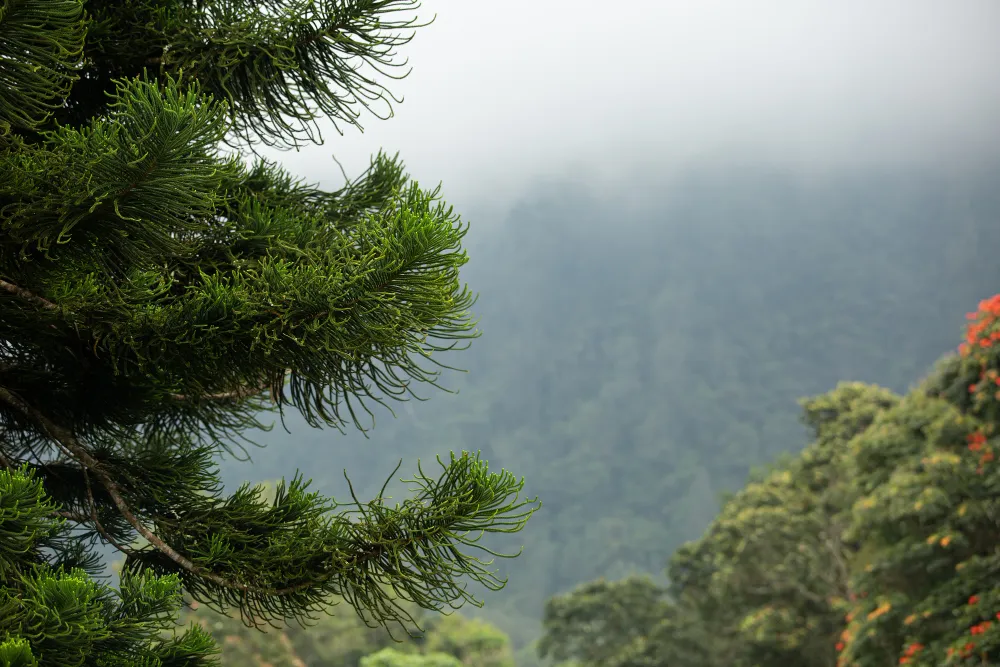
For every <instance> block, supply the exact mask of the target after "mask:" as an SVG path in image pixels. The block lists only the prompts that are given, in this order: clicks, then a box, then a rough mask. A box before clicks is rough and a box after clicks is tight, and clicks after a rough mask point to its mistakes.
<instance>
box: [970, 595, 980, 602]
mask: <svg viewBox="0 0 1000 667" xmlns="http://www.w3.org/2000/svg"><path fill="white" fill-rule="evenodd" d="M977 602H979V596H978V595H973V596H972V597H970V598H969V604H976V603H977Z"/></svg>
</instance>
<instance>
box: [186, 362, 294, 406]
mask: <svg viewBox="0 0 1000 667" xmlns="http://www.w3.org/2000/svg"><path fill="white" fill-rule="evenodd" d="M291 372H292V371H291V370H290V369H289V370H286V371H285V372H284V373H283V374H282V380H285V379H287V378H288V376H289V375H290V374H291ZM268 390H270V392H271V395H272V396H273V395H275V386H274V385H271V384H268V383H263V384H259V385H248V386H245V387H240V388H238V389H233V390H232V391H220V392H216V393H214V394H202V395H196V394H170V398H172V399H174V400H175V401H192V400H208V401H222V400H240V399H244V398H250V397H251V396H257V395H259V394H261V393H263V392H265V391H268Z"/></svg>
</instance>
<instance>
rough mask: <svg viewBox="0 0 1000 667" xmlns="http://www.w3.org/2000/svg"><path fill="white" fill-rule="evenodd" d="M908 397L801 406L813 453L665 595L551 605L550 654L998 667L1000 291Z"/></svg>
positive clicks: (591, 595)
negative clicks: (952, 350)
mask: <svg viewBox="0 0 1000 667" xmlns="http://www.w3.org/2000/svg"><path fill="white" fill-rule="evenodd" d="M969 317H970V320H971V322H970V325H969V327H968V330H967V339H966V341H965V342H964V343H963V344H962V346H961V348H960V350H959V354H958V355H951V356H948V357H945V358H944V359H942V360H941V361H940V362H939V363H938V364H937V366H936V367H935V369H934V371H933V372H932V373H931V374H930V376H929V377H927V378H926V379H925V380H924V381H923V382H922V383H921V384H920V385H919V386H917V387H915V388H914V389H913V390H911V391H910V392H909V393H908V394H906V395H905V396H903V397H897V396H895V395H893V394H892V393H891V392H889V391H886V390H885V389H881V388H879V387H874V386H870V385H863V384H841V385H840V386H838V387H837V388H836V389H835V390H833V391H831V392H830V393H828V394H825V395H822V396H818V397H816V398H813V399H810V400H807V401H804V402H803V407H804V413H805V414H804V418H805V422H806V424H808V425H809V426H810V428H811V429H812V431H813V436H814V440H813V443H812V444H811V445H810V446H809V447H807V448H806V449H805V450H804V451H803V452H802V454H801V455H800V456H798V457H796V458H794V459H792V460H791V461H790V462H789V463H788V464H787V465H785V466H783V467H781V468H779V469H777V470H774V471H772V472H771V473H770V474H768V475H766V476H765V477H764V478H763V479H760V480H758V481H754V482H752V483H750V484H749V485H748V486H747V487H746V488H744V489H743V490H742V491H740V492H739V493H736V494H735V495H733V496H732V497H731V498H730V499H729V500H728V502H727V503H726V504H725V506H724V507H723V508H722V511H721V513H720V514H719V516H718V517H717V518H716V519H715V520H714V521H713V522H712V524H711V525H710V527H709V528H708V530H707V531H706V533H705V535H704V536H703V537H702V538H701V539H699V540H697V541H694V542H690V543H688V544H685V545H684V546H683V547H682V548H681V549H679V550H678V551H677V553H675V554H674V555H673V557H672V558H671V559H670V565H669V568H668V572H667V574H668V576H669V579H670V584H669V586H668V587H667V588H665V589H663V588H659V587H655V586H653V585H652V584H651V583H649V582H648V581H647V580H641V579H627V580H624V581H621V582H615V583H607V582H597V583H593V584H587V585H584V586H581V587H579V588H578V589H577V590H575V591H573V592H571V593H569V594H566V595H561V596H557V597H555V598H553V599H552V600H550V601H549V603H548V605H547V606H546V613H545V621H544V623H545V629H546V631H545V636H544V638H543V639H542V641H541V642H540V643H539V650H540V652H541V654H542V655H544V656H551V657H553V658H555V659H557V660H565V659H573V660H575V661H577V662H578V663H579V664H580V665H582V666H583V667H591V666H593V667H596V666H597V665H601V666H608V665H614V666H615V667H640V666H642V667H667V666H668V665H669V666H670V667H723V666H725V667H730V666H732V667H740V666H746V667H753V666H775V667H777V666H779V665H780V666H782V667H784V666H789V667H879V666H884V665H890V664H903V665H922V666H925V667H935V666H940V665H980V664H997V662H998V661H1000V583H998V579H997V573H998V572H1000V523H998V519H997V517H998V516H1000V467H998V466H997V461H996V452H997V448H998V446H1000V440H998V438H1000V431H998V428H997V427H998V424H1000V344H998V342H1000V295H998V296H996V297H993V298H991V299H988V300H986V301H983V302H982V303H981V304H980V308H979V310H978V311H977V312H975V313H970V315H969Z"/></svg>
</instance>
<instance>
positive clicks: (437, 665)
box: [361, 648, 462, 667]
mask: <svg viewBox="0 0 1000 667" xmlns="http://www.w3.org/2000/svg"><path fill="white" fill-rule="evenodd" d="M461 666H462V663H461V662H460V661H459V660H458V659H456V658H454V657H452V656H450V655H447V654H445V653H429V654H426V655H414V654H413V653H400V652H399V651H396V650H395V649H391V648H385V649H382V650H381V651H379V652H378V653H373V654H372V655H370V656H367V657H365V658H362V659H361V667H461Z"/></svg>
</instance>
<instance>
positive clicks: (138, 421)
mask: <svg viewBox="0 0 1000 667" xmlns="http://www.w3.org/2000/svg"><path fill="white" fill-rule="evenodd" d="M307 5H308V6H307ZM415 6H416V5H415V3H414V2H412V1H411V0H347V1H342V0H317V1H316V2H309V3H299V4H298V5H296V7H295V8H294V9H295V11H289V8H288V7H285V6H284V5H283V4H282V3H278V2H263V3H233V2H227V1H224V0H219V1H211V0H208V1H203V0H134V1H130V2H117V1H116V2H108V1H103V0H87V2H84V1H83V0H16V1H14V2H7V3H5V4H4V6H3V8H2V10H0V79H2V81H0V468H2V470H0V664H3V665H18V666H20V665H34V664H43V665H84V664H89V665H96V664H100V665H109V666H110V665H140V664H141V665H173V664H177V665H180V664H185V665H194V664H211V663H212V661H213V660H212V657H211V656H212V654H213V646H212V641H211V637H210V636H209V635H208V634H207V633H205V632H204V631H203V630H201V629H200V628H199V627H198V626H191V628H189V630H188V631H187V632H186V633H184V634H182V635H177V636H172V637H169V638H165V637H164V636H162V634H161V631H162V630H163V629H164V628H169V627H171V626H172V624H173V622H174V619H175V617H176V612H177V607H178V605H179V603H180V595H181V592H182V591H183V592H185V593H186V594H187V595H189V596H191V597H192V598H194V599H195V600H198V601H200V602H202V603H205V604H209V605H213V606H217V607H219V608H220V609H223V610H225V609H235V610H238V611H239V613H240V615H241V617H242V619H243V621H244V622H246V623H247V624H248V625H253V626H261V625H263V624H265V623H267V622H270V621H274V620H277V619H285V618H297V619H304V618H311V617H313V616H315V615H316V614H317V613H319V612H320V611H322V610H323V609H325V608H326V606H327V605H328V602H327V601H328V600H329V599H330V598H331V597H332V596H339V597H340V598H342V599H343V600H344V601H346V602H347V604H348V605H349V606H350V607H353V608H354V609H355V610H357V612H358V613H362V614H365V615H366V618H367V619H368V620H370V621H371V622H373V623H375V624H379V623H387V622H390V621H400V622H403V623H407V622H408V621H410V620H411V614H410V613H409V612H408V611H407V607H406V606H404V605H402V604H401V602H410V603H413V604H414V605H416V606H417V607H421V608H425V609H432V610H440V609H442V608H444V607H445V606H457V605H461V604H462V603H464V602H467V601H475V600H474V599H473V598H472V596H471V594H470V593H469V592H468V591H467V590H466V588H465V586H466V583H467V582H466V581H465V580H466V579H467V578H469V579H471V580H472V581H475V582H478V583H480V584H482V585H484V586H486V587H488V588H493V589H496V588H499V587H500V586H502V584H503V582H502V581H501V580H500V579H499V578H498V577H497V576H496V574H495V573H494V572H493V571H492V570H491V569H490V568H489V566H488V565H487V564H485V563H484V562H482V561H480V560H479V559H477V558H475V557H473V555H472V554H475V553H478V551H476V549H478V548H480V545H478V544H477V543H476V540H477V539H478V536H479V535H480V534H481V533H482V532H487V533H489V532H516V531H518V530H520V528H521V527H522V526H523V525H524V523H525V521H526V520H527V519H528V517H529V516H530V515H531V513H532V511H533V509H534V508H533V506H532V503H531V502H526V501H523V500H520V499H519V497H518V493H519V491H520V490H521V488H522V484H523V482H521V481H518V480H517V479H516V478H515V477H514V476H513V475H511V474H510V473H509V472H506V471H501V472H499V473H496V472H490V471H489V470H488V468H487V465H486V462H485V461H484V460H482V459H481V458H480V457H479V456H478V455H473V454H470V453H469V452H466V451H463V452H462V453H461V454H458V455H456V454H455V453H452V454H451V455H450V457H447V456H446V457H445V458H444V459H443V460H442V459H438V460H439V462H440V470H437V471H430V473H431V475H433V477H431V476H428V475H427V474H425V472H424V471H423V470H418V472H417V474H415V475H414V476H413V479H412V480H410V484H411V489H412V497H411V498H409V499H407V500H405V501H404V502H402V503H400V504H396V505H394V506H390V505H388V504H386V503H385V499H384V498H383V497H382V496H381V495H379V496H378V497H376V498H374V499H373V500H371V501H370V502H361V501H360V500H358V498H357V497H354V498H353V501H354V502H352V503H349V504H348V505H347V506H346V507H347V508H346V509H344V507H345V506H344V505H342V504H340V503H337V502H335V501H333V500H332V499H330V498H326V497H324V496H322V495H320V494H319V493H316V492H311V491H309V490H308V488H307V487H308V481H304V480H303V479H302V478H301V476H299V475H298V474H296V475H295V476H294V478H293V479H292V480H291V481H290V482H288V483H287V484H286V483H284V482H282V484H280V485H279V486H278V488H277V489H276V492H275V494H274V498H273V499H272V500H271V501H264V500H263V499H262V498H261V495H260V489H257V488H253V487H251V486H250V485H249V484H247V485H244V486H243V487H241V488H239V489H238V490H236V491H235V492H233V493H229V494H224V493H223V491H222V485H221V483H220V481H219V478H218V474H217V470H216V469H215V466H214V457H215V456H216V455H217V454H220V453H223V452H226V451H229V452H232V451H234V450H235V449H237V448H238V447H239V446H240V443H241V438H246V437H247V433H248V432H249V431H251V430H254V429H259V428H261V427H264V426H265V425H264V424H263V423H262V422H261V421H260V420H259V418H260V417H261V416H262V415H263V416H266V415H268V414H269V415H271V416H275V415H277V414H278V412H279V411H284V410H289V409H294V410H296V411H298V412H299V413H300V414H302V415H303V417H304V418H305V420H306V421H307V422H308V423H309V424H310V425H311V426H314V427H318V426H321V425H324V426H332V427H336V428H343V427H344V426H346V425H349V424H354V425H358V426H361V425H362V421H361V415H362V414H364V413H365V412H366V411H367V410H368V409H369V408H368V407H367V406H368V405H369V404H371V403H372V402H382V401H383V400H385V399H386V398H399V399H402V398H406V397H407V396H409V395H410V394H411V393H412V389H413V386H418V385H420V384H427V383H430V384H433V383H434V382H435V379H436V377H437V372H438V371H437V367H439V366H440V365H441V362H439V361H437V359H438V356H439V355H437V354H435V353H441V352H445V351H448V350H451V349H455V348H456V347H462V346H463V345H464V344H466V343H467V342H468V341H469V340H470V339H472V338H475V337H476V336H477V335H478V332H477V331H476V330H475V322H474V321H473V319H472V315H471V313H470V311H469V308H470V307H471V305H472V303H473V301H474V297H473V295H472V294H471V293H470V292H469V291H468V289H467V288H466V287H465V286H464V285H463V283H462V282H461V281H460V280H459V273H458V272H459V269H460V267H462V266H463V265H464V264H465V263H466V261H467V256H466V253H465V252H464V250H463V249H462V246H461V243H462V239H463V237H464V235H465V233H466V227H465V226H464V225H463V224H462V223H461V222H460V220H459V218H458V217H457V216H456V215H454V214H453V212H452V210H451V209H450V208H448V207H446V206H445V205H444V204H443V203H442V202H440V201H439V197H438V194H437V191H436V190H435V191H427V190H423V189H421V188H420V187H419V185H418V184H417V183H415V182H411V181H410V180H409V178H408V176H407V175H405V174H404V172H403V167H402V164H401V163H399V162H398V161H397V160H396V159H395V158H387V157H386V156H384V155H382V154H379V156H378V157H376V158H375V159H373V161H372V164H371V167H370V169H368V170H367V171H366V172H365V173H364V174H362V175H361V176H360V177H359V178H358V179H357V180H355V181H354V182H352V183H348V184H346V185H345V186H344V187H343V188H342V189H340V190H337V191H335V192H323V191H321V190H319V189H317V188H316V187H313V186H307V185H303V184H302V183H301V182H299V181H296V180H293V179H292V177H291V176H290V175H289V174H288V173H286V172H285V171H284V170H282V169H281V168H280V167H279V166H277V165H274V164H271V163H267V162H266V161H264V160H262V159H258V160H257V161H256V162H255V163H254V164H253V165H252V166H246V165H244V164H243V162H242V161H241V159H240V158H239V157H232V158H222V157H220V156H219V154H218V144H219V143H220V142H223V141H225V140H226V137H227V133H228V132H229V131H232V132H234V133H235V134H236V135H238V137H239V138H240V139H241V140H243V141H244V143H247V144H250V145H251V147H252V145H253V143H255V140H259V141H263V142H265V143H269V144H271V145H278V146H285V147H287V146H288V145H289V144H288V143H287V142H289V141H290V142H291V144H292V145H295V141H296V137H297V136H299V135H302V134H303V133H305V134H306V135H307V136H308V137H309V138H312V134H310V132H309V124H310V122H311V121H313V120H314V118H316V117H317V114H316V111H317V110H321V111H323V112H324V113H325V114H326V115H327V116H329V117H331V118H332V119H333V120H334V121H340V122H344V123H349V124H357V123H358V121H357V119H358V113H359V109H360V108H363V107H367V106H368V105H369V103H370V102H372V101H373V100H382V101H385V96H384V93H386V90H385V89H384V88H383V87H382V85H381V84H379V83H377V82H376V81H375V80H373V79H370V78H368V75H366V74H365V73H364V71H365V70H364V69H359V67H358V64H359V63H358V61H360V63H361V64H364V65H365V66H366V67H368V68H374V71H375V75H376V76H381V74H379V72H380V70H379V68H380V67H383V68H384V67H391V66H394V63H393V58H394V54H395V52H394V51H393V49H394V48H395V47H396V46H398V45H400V44H405V43H406V42H408V41H409V39H410V37H408V36H406V35H401V34H400V33H399V31H400V30H405V29H408V28H411V27H414V26H415V25H416V23H415V20H411V21H403V20H396V19H395V16H397V15H398V13H399V12H401V11H405V10H408V9H412V8H414V7H415ZM264 9H267V10H271V11H261V10H264ZM276 10H279V11H276ZM299 10H301V11H299ZM306 10H308V11H306ZM259 141H258V143H259ZM432 354H435V356H434V357H433V358H432V356H431V355H432ZM436 365H437V366H436ZM282 414H283V413H282ZM338 510H341V511H338ZM95 541H102V542H104V543H106V544H111V545H113V546H114V547H115V548H117V549H118V550H120V551H121V552H122V553H124V554H125V556H126V559H125V563H124V566H123V569H122V573H121V587H120V591H118V592H115V591H112V590H111V589H110V588H109V587H107V586H105V585H103V584H101V583H98V582H97V581H95V580H93V579H92V578H91V577H92V576H93V575H95V574H97V573H98V572H99V570H100V568H99V566H100V563H99V559H98V557H97V556H96V555H95V553H94V552H93V551H92V550H91V549H90V546H92V544H93V543H94V542H95ZM470 549H471V551H470ZM390 590H391V594H390V593H389V592H388V591H390Z"/></svg>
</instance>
